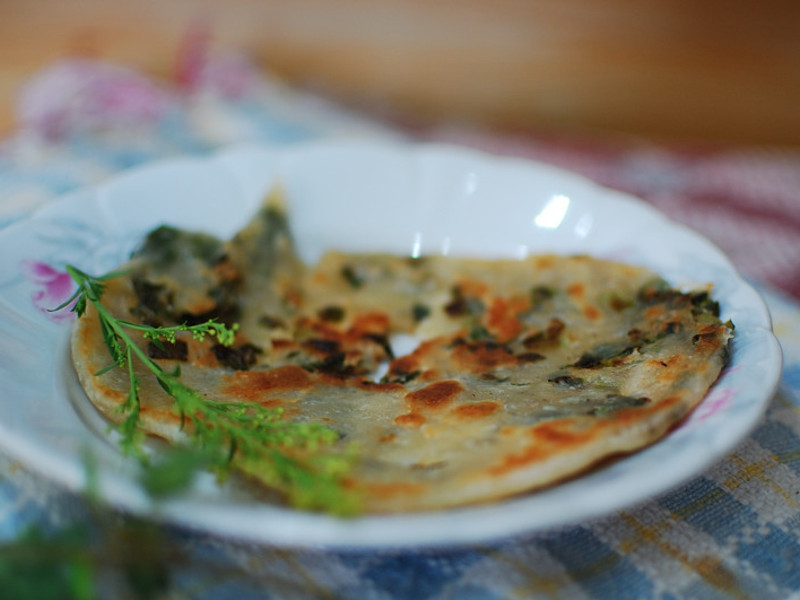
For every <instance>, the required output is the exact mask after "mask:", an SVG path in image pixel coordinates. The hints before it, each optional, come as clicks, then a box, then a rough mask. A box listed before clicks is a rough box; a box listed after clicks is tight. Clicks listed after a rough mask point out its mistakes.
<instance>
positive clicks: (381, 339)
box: [362, 333, 394, 360]
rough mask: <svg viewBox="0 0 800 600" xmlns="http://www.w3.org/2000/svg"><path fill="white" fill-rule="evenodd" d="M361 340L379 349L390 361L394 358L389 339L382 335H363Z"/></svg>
mask: <svg viewBox="0 0 800 600" xmlns="http://www.w3.org/2000/svg"><path fill="white" fill-rule="evenodd" d="M362 338H363V339H365V340H368V341H370V342H373V343H375V344H377V345H378V346H380V347H381V349H382V350H383V352H384V354H385V355H386V356H387V357H388V358H389V359H390V360H391V359H393V358H394V350H392V346H391V344H389V338H387V337H386V336H385V335H384V334H382V333H365V334H364V335H363V336H362Z"/></svg>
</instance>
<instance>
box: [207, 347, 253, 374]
mask: <svg viewBox="0 0 800 600" xmlns="http://www.w3.org/2000/svg"><path fill="white" fill-rule="evenodd" d="M211 351H212V352H213V353H214V356H215V357H216V359H217V362H219V364H220V365H222V366H224V367H228V368H229V369H234V370H235V371H246V370H247V369H249V368H250V367H252V366H253V365H254V364H256V361H257V360H258V355H259V354H261V352H262V350H261V348H259V347H258V346H254V345H253V344H249V343H248V344H241V345H239V346H223V345H222V344H215V345H214V346H212V347H211Z"/></svg>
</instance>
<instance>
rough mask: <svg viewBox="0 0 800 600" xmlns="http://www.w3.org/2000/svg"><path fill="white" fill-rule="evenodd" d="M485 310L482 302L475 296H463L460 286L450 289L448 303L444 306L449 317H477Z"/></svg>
mask: <svg viewBox="0 0 800 600" xmlns="http://www.w3.org/2000/svg"><path fill="white" fill-rule="evenodd" d="M485 310H486V306H485V305H484V304H483V301H482V300H481V299H480V298H478V297H476V296H468V295H466V294H464V291H463V290H462V288H461V286H460V285H454V286H453V287H452V288H450V301H449V302H448V303H447V304H445V305H444V312H445V313H446V314H447V315H448V316H449V317H463V316H479V315H481V314H483V312H484V311H485Z"/></svg>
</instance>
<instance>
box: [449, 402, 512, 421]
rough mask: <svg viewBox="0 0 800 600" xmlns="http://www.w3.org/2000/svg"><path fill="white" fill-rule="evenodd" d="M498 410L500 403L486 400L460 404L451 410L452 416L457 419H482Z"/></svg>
mask: <svg viewBox="0 0 800 600" xmlns="http://www.w3.org/2000/svg"><path fill="white" fill-rule="evenodd" d="M498 410H500V405H499V404H498V403H497V402H492V401H488V400H487V401H483V402H471V403H469V404H461V405H459V406H457V407H455V408H454V409H453V410H452V411H451V412H452V414H453V416H455V417H457V418H459V419H482V418H484V417H488V416H489V415H491V414H493V413H495V412H497V411H498Z"/></svg>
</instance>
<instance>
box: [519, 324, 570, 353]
mask: <svg viewBox="0 0 800 600" xmlns="http://www.w3.org/2000/svg"><path fill="white" fill-rule="evenodd" d="M565 328H566V324H565V323H564V321H562V320H561V319H559V318H558V317H553V318H551V319H550V321H549V322H548V323H547V327H545V328H544V329H543V330H541V331H536V332H534V333H531V334H529V335H527V336H526V337H525V338H523V340H522V345H523V346H525V347H526V348H528V349H533V348H539V347H543V346H552V345H554V344H555V343H557V342H558V340H559V339H560V337H561V334H562V332H563V331H564V329H565Z"/></svg>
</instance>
